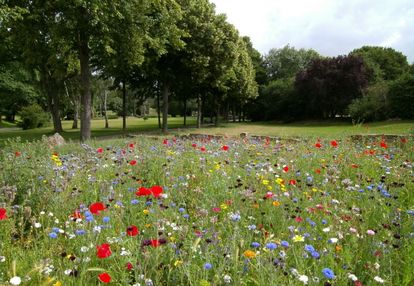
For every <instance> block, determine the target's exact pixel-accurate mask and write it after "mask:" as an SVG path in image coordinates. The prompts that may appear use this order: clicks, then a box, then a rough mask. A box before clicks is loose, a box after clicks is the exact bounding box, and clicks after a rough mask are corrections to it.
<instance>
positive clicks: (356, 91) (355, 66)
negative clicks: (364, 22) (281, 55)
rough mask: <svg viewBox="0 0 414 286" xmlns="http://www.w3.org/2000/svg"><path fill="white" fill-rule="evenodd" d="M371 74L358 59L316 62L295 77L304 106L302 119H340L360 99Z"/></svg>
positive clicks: (348, 57) (348, 58)
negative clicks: (352, 102)
mask: <svg viewBox="0 0 414 286" xmlns="http://www.w3.org/2000/svg"><path fill="white" fill-rule="evenodd" d="M370 76H371V73H370V71H369V70H368V69H367V67H366V66H365V64H364V61H363V59H362V58H361V57H358V56H338V57H336V58H326V59H316V60H314V61H313V62H312V64H311V65H310V66H309V67H308V68H307V69H306V70H304V71H302V72H299V73H298V74H297V76H296V81H295V87H296V89H297V91H298V93H299V95H300V97H301V98H302V99H303V100H304V101H305V102H306V110H304V115H305V116H306V117H310V118H329V117H331V118H332V117H335V116H336V115H338V114H339V115H342V114H343V113H344V111H345V109H346V107H347V106H348V105H349V104H350V103H351V101H352V100H353V99H355V98H358V97H360V96H362V92H363V90H364V88H365V87H366V86H367V85H368V80H369V78H370Z"/></svg>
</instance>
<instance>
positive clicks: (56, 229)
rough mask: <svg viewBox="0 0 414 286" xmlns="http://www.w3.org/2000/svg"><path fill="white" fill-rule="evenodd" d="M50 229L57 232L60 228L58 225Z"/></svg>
mask: <svg viewBox="0 0 414 286" xmlns="http://www.w3.org/2000/svg"><path fill="white" fill-rule="evenodd" d="M52 231H53V232H59V231H60V228H58V227H54V228H52Z"/></svg>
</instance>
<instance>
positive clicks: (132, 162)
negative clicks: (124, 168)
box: [129, 160, 137, 166]
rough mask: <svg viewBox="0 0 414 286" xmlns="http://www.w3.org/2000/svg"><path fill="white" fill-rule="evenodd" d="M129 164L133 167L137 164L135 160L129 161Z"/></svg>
mask: <svg viewBox="0 0 414 286" xmlns="http://www.w3.org/2000/svg"><path fill="white" fill-rule="evenodd" d="M129 164H130V165H131V166H135V165H136V164H137V160H131V161H130V162H129Z"/></svg>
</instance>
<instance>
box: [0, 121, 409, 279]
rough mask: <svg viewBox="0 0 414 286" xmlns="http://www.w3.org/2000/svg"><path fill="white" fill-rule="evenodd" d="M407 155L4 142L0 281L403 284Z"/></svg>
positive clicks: (323, 147) (223, 145) (338, 149)
mask: <svg viewBox="0 0 414 286" xmlns="http://www.w3.org/2000/svg"><path fill="white" fill-rule="evenodd" d="M246 126H248V125H244V127H246ZM394 127H395V125H394ZM269 128H270V127H269ZM313 128H317V127H313ZM331 128H333V130H337V131H336V132H340V129H339V127H331ZM407 129H408V127H407ZM226 130H227V129H226ZM298 130H299V129H298ZM316 130H319V129H316ZM383 130H386V129H383ZM237 132H238V131H237ZM263 132H264V131H263ZM401 132H407V130H405V131H404V130H403V131H401ZM292 134H293V135H295V134H294V133H292ZM308 134H309V135H314V136H318V137H319V134H311V133H308ZM330 134H340V133H330ZM269 135H270V134H269ZM272 135H273V133H272ZM413 148H414V142H413V141H412V140H408V141H407V142H405V143H402V142H400V141H396V142H388V143H387V144H384V142H381V141H380V139H379V140H378V141H376V142H372V143H370V144H369V146H367V145H365V144H361V143H360V142H358V143H356V144H355V143H353V142H351V141H350V140H348V139H347V138H342V139H337V140H335V141H334V140H332V137H331V138H329V139H328V138H327V139H323V138H322V139H321V140H320V141H316V140H315V141H312V142H311V143H310V144H309V143H306V142H305V141H298V142H287V143H284V144H280V143H277V142H275V141H270V142H268V141H266V140H241V139H237V138H227V139H218V140H217V139H203V140H191V141H186V140H182V139H179V138H178V139H175V138H174V139H168V140H152V139H150V138H147V137H145V136H142V137H138V138H123V139H117V140H106V141H92V142H88V143H87V144H83V145H80V144H76V143H71V144H66V145H64V146H60V147H57V148H54V149H53V150H52V149H50V148H49V147H47V146H45V145H44V144H37V143H36V144H34V143H31V142H29V143H17V142H9V143H8V144H7V145H6V146H4V147H3V148H1V149H0V170H1V172H0V242H1V244H0V285H53V286H61V285H104V284H107V283H109V284H108V285H146V286H150V285H151V286H152V285H165V286H168V285H174V286H176V285H194V286H215V285H240V286H262V285H269V286H272V285H275V286H276V285H287V286H289V285H293V286H303V285H309V286H318V285H337V286H340V285H373V286H374V285H387V286H392V285H401V286H412V285H414V272H413V271H412V265H413V263H414V255H413V253H414V243H413V239H414V232H413V223H414V193H413V191H412V190H413V188H414V181H413V161H414V152H413V150H414V149H413Z"/></svg>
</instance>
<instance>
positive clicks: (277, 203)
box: [272, 201, 280, 207]
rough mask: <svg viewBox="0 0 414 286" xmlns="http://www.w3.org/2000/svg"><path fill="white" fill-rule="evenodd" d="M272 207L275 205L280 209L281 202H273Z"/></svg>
mask: <svg viewBox="0 0 414 286" xmlns="http://www.w3.org/2000/svg"><path fill="white" fill-rule="evenodd" d="M272 205H274V206H275V207H278V206H280V202H278V201H273V203H272Z"/></svg>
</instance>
